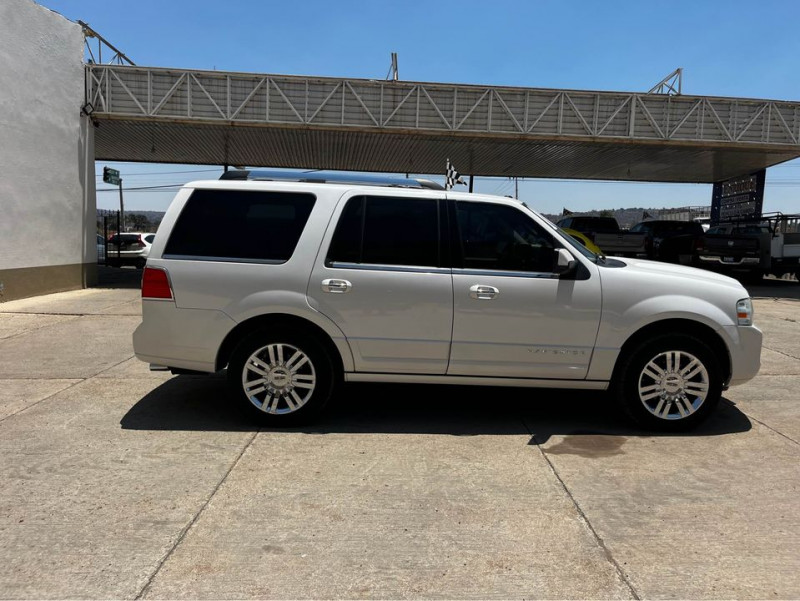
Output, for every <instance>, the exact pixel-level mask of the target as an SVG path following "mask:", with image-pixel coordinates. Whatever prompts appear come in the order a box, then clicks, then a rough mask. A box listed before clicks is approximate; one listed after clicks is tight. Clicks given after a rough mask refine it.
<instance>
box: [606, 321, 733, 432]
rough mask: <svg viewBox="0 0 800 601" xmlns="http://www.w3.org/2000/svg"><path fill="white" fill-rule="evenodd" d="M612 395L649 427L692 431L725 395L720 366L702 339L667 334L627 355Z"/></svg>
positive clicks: (629, 414) (643, 424) (629, 412)
mask: <svg viewBox="0 0 800 601" xmlns="http://www.w3.org/2000/svg"><path fill="white" fill-rule="evenodd" d="M622 360H623V363H622V364H621V366H620V369H619V370H618V373H617V375H616V380H615V382H614V394H615V396H616V398H617V401H618V402H619V404H620V406H621V407H622V409H623V411H624V412H625V413H626V414H627V415H628V416H629V417H630V418H632V419H633V420H634V421H635V422H637V423H638V424H639V425H641V426H643V427H645V428H647V429H650V430H662V431H680V430H688V429H691V428H694V427H695V426H697V425H698V424H699V423H700V422H702V421H703V420H705V419H706V418H707V417H708V416H709V415H710V414H711V413H712V412H713V411H714V408H715V407H716V406H717V404H718V403H719V400H720V397H721V396H722V377H723V376H722V370H721V368H720V365H719V361H718V360H717V358H716V356H715V354H714V351H713V350H712V349H711V348H710V347H709V346H708V344H706V343H705V342H703V341H702V340H699V339H697V338H695V337H693V336H689V335H684V334H664V335H660V336H657V337H655V338H653V339H651V340H648V341H645V342H643V343H641V344H639V345H638V346H637V347H636V348H634V349H631V350H630V352H628V353H627V355H626V357H624V358H623V359H622Z"/></svg>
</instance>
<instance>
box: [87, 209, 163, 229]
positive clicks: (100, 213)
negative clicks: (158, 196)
mask: <svg viewBox="0 0 800 601" xmlns="http://www.w3.org/2000/svg"><path fill="white" fill-rule="evenodd" d="M103 217H108V230H109V231H114V230H116V227H117V211H116V210H112V209H97V231H98V233H102V232H103ZM163 218H164V211H125V226H126V228H125V229H126V231H129V232H155V231H156V230H157V229H158V225H159V224H160V223H161V220H162V219H163Z"/></svg>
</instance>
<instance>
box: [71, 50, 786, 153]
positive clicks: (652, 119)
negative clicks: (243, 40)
mask: <svg viewBox="0 0 800 601" xmlns="http://www.w3.org/2000/svg"><path fill="white" fill-rule="evenodd" d="M86 69H87V77H86V100H87V101H88V102H90V103H91V104H92V106H93V107H94V109H95V113H94V115H95V117H97V118H99V117H101V116H103V115H108V116H126V117H140V118H145V119H153V120H162V119H163V120H168V121H175V120H187V119H188V120H203V121H213V122H218V123H219V122H227V123H236V122H241V123H247V124H267V125H269V124H281V125H297V126H335V127H356V128H378V129H383V130H427V131H432V132H453V133H457V132H464V133H488V134H498V135H507V134H511V135H517V136H520V135H521V136H531V137H538V136H547V137H551V136H559V137H568V138H589V139H598V138H600V139H604V138H624V139H629V140H631V139H632V140H663V141H667V142H669V141H680V142H701V143H704V142H709V143H719V142H723V143H724V142H727V143H737V144H747V143H757V144H780V145H797V144H798V139H800V115H798V108H800V105H798V103H793V102H776V101H767V100H745V99H734V98H713V97H693V96H668V95H654V94H632V93H618V92H582V91H571V90H546V89H526V88H500V87H480V86H468V85H446V84H435V83H413V82H399V81H374V80H357V79H323V78H313V77H298V76H285V75H248V74H240V73H221V72H208V71H185V70H174V69H153V68H145V67H134V66H120V65H87V66H86Z"/></svg>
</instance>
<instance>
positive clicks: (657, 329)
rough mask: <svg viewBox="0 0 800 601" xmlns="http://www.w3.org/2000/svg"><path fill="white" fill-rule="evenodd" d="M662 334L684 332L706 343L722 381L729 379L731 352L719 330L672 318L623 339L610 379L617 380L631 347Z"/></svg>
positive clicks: (647, 326)
mask: <svg viewBox="0 0 800 601" xmlns="http://www.w3.org/2000/svg"><path fill="white" fill-rule="evenodd" d="M664 334H685V335H687V336H692V337H694V338H697V339H698V340H701V341H703V342H705V343H707V344H708V345H709V346H710V347H711V350H712V351H713V352H714V355H715V356H716V357H717V358H718V359H719V360H720V368H721V369H722V373H723V380H722V381H723V382H724V383H727V382H728V381H729V380H730V378H731V373H732V359H731V353H730V350H729V349H728V345H727V344H726V342H725V340H724V339H723V338H722V336H721V335H720V334H719V332H717V331H716V330H714V329H713V328H712V327H710V326H708V325H706V324H704V323H703V322H701V321H695V320H692V319H686V318H673V319H663V320H660V321H655V322H652V323H649V324H647V325H645V326H642V327H641V328H639V329H638V330H636V331H635V332H634V333H633V334H631V335H630V336H629V337H628V338H627V340H625V342H624V343H623V344H622V347H621V348H620V351H619V354H618V355H617V360H616V362H615V364H614V371H613V375H612V381H617V379H618V376H619V370H620V369H621V366H622V364H623V363H624V361H625V359H626V358H627V357H628V356H629V354H630V353H631V351H632V350H633V349H635V348H636V347H637V346H639V345H640V344H641V343H642V342H645V341H646V340H649V339H651V338H654V337H656V336H661V335H664Z"/></svg>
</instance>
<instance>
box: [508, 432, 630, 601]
mask: <svg viewBox="0 0 800 601" xmlns="http://www.w3.org/2000/svg"><path fill="white" fill-rule="evenodd" d="M522 424H523V426H524V427H525V429H526V430H528V433H529V434H530V435H531V437H532V438H533V439H534V441H536V448H537V449H539V453H540V454H541V455H542V457H543V458H544V460H545V461H546V462H547V465H548V467H549V468H550V471H551V472H552V473H553V476H555V478H556V480H558V483H559V484H560V485H561V488H562V490H563V491H564V493H565V494H566V495H567V498H569V500H570V501H571V502H572V505H573V507H575V511H576V512H577V513H578V518H579V519H580V520H581V521H582V522H583V523H584V524H585V525H586V527H587V528H588V529H589V532H591V533H592V536H593V537H594V540H595V542H596V543H597V545H598V546H599V547H600V549H601V550H602V551H603V554H604V555H605V557H606V561H608V562H609V563H610V564H611V565H612V566H614V570H615V571H616V572H617V576H618V577H619V579H620V580H622V582H623V583H624V584H625V586H627V587H628V590H629V591H630V593H631V595H632V596H633V598H634V599H636V600H637V601H639V600H640V599H641V597H640V596H639V593H638V592H637V591H636V588H635V587H634V586H633V584H632V583H631V581H630V580H628V577H627V576H626V575H625V572H624V571H623V570H622V566H620V565H619V562H618V561H617V560H616V559H615V558H614V555H613V554H612V553H611V550H610V549H609V548H608V547H607V546H606V544H605V542H604V541H603V539H602V538H601V537H600V535H599V534H598V533H597V530H595V529H594V526H592V523H591V522H590V521H589V518H588V517H587V516H586V514H585V513H584V512H583V509H582V508H581V506H580V505H579V504H578V501H577V499H575V497H574V496H573V494H572V492H570V490H569V488H567V484H566V482H564V480H563V479H562V478H561V476H560V475H559V473H558V471H557V470H556V466H554V465H553V462H552V461H550V458H549V457H548V456H547V453H545V452H544V449H542V445H541V444H540V443H539V441H538V440H537V439H536V434H534V433H533V431H532V430H531V429H530V428H529V427H528V424H527V422H526V421H525V420H524V419H523V420H522Z"/></svg>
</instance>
